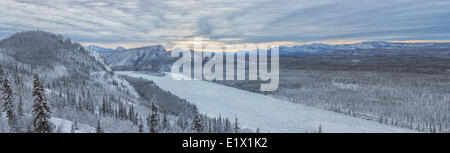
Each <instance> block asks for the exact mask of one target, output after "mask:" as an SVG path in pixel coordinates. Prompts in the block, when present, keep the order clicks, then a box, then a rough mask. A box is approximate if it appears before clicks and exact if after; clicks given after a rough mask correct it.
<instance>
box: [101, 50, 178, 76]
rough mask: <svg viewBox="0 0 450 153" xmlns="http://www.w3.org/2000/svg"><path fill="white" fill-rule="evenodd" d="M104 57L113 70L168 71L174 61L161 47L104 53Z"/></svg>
mask: <svg viewBox="0 0 450 153" xmlns="http://www.w3.org/2000/svg"><path fill="white" fill-rule="evenodd" d="M101 53H102V52H101ZM102 55H103V56H104V57H105V58H106V61H107V63H108V65H109V66H110V67H111V68H112V69H113V70H151V71H167V70H168V69H169V67H170V63H171V62H172V61H174V59H173V58H172V57H171V56H170V54H168V52H166V49H165V48H164V47H163V46H161V45H157V46H149V47H142V48H135V49H129V50H123V51H115V52H113V53H110V52H108V53H102Z"/></svg>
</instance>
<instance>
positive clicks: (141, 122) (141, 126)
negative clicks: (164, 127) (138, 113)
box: [138, 118, 144, 133]
mask: <svg viewBox="0 0 450 153" xmlns="http://www.w3.org/2000/svg"><path fill="white" fill-rule="evenodd" d="M138 128H139V129H138V132H139V133H143V132H144V123H143V121H142V118H139V126H138Z"/></svg>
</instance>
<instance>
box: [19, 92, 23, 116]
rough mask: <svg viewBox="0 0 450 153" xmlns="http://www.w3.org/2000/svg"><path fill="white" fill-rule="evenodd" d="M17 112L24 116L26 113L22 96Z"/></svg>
mask: <svg viewBox="0 0 450 153" xmlns="http://www.w3.org/2000/svg"><path fill="white" fill-rule="evenodd" d="M17 114H18V115H19V116H23V115H24V112H23V100H22V96H19V103H18V104H17Z"/></svg>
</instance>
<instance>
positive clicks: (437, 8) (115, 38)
mask: <svg viewBox="0 0 450 153" xmlns="http://www.w3.org/2000/svg"><path fill="white" fill-rule="evenodd" d="M0 12H1V15H0V38H4V37H6V36H8V35H11V34H12V33H14V32H18V31H22V30H33V29H39V30H45V31H49V32H53V33H58V34H63V35H65V36H69V37H71V38H72V39H73V40H76V41H79V42H83V44H99V45H103V46H105V45H110V46H115V45H122V46H125V47H135V46H142V45H147V44H148V45H151V44H163V45H166V46H171V45H174V44H181V43H186V42H189V41H190V40H192V39H193V38H194V37H202V38H204V39H209V41H210V42H214V43H218V44H236V43H240V44H245V43H271V42H280V43H286V44H297V43H305V42H347V41H360V40H401V41H403V40H450V1H448V0H308V1H306V0H160V1H157V0H151V1H150V0H140V1H139V0H138V1H132V0H126V1H125V0H124V1H118V0H111V1H109V0H102V1H100V0H98V1H90V0H58V1H56V0H54V1H53V0H48V1H28V0H1V1H0Z"/></svg>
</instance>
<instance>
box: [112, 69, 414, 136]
mask: <svg viewBox="0 0 450 153" xmlns="http://www.w3.org/2000/svg"><path fill="white" fill-rule="evenodd" d="M117 73H118V74H122V75H128V76H132V77H142V78H145V79H149V80H153V81H154V82H155V83H156V84H157V85H159V86H160V87H161V88H163V89H164V90H168V91H171V92H172V93H174V94H175V95H177V96H179V97H181V98H185V99H187V100H189V101H192V102H194V103H195V104H196V105H197V106H198V108H199V111H200V112H202V113H206V114H208V115H210V116H211V115H212V116H218V115H222V116H224V117H228V118H233V117H234V116H237V117H238V118H239V120H240V121H241V125H242V126H243V127H248V128H252V129H256V128H260V130H261V132H316V131H317V130H318V128H319V126H321V128H322V130H323V132H413V131H410V130H407V129H402V128H398V127H393V126H389V125H384V124H379V123H377V122H374V121H368V120H364V119H360V118H354V117H350V116H345V115H342V114H337V113H333V112H329V111H325V110H320V109H317V108H313V107H308V106H305V105H300V104H294V103H291V102H287V101H283V100H278V99H274V98H272V97H269V96H265V95H261V94H257V93H251V92H247V91H244V90H240V89H236V88H232V87H228V86H223V85H219V84H215V83H211V82H206V81H175V80H173V79H172V78H171V76H170V75H167V76H165V77H157V76H152V75H146V74H142V73H139V72H129V71H122V72H117Z"/></svg>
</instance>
